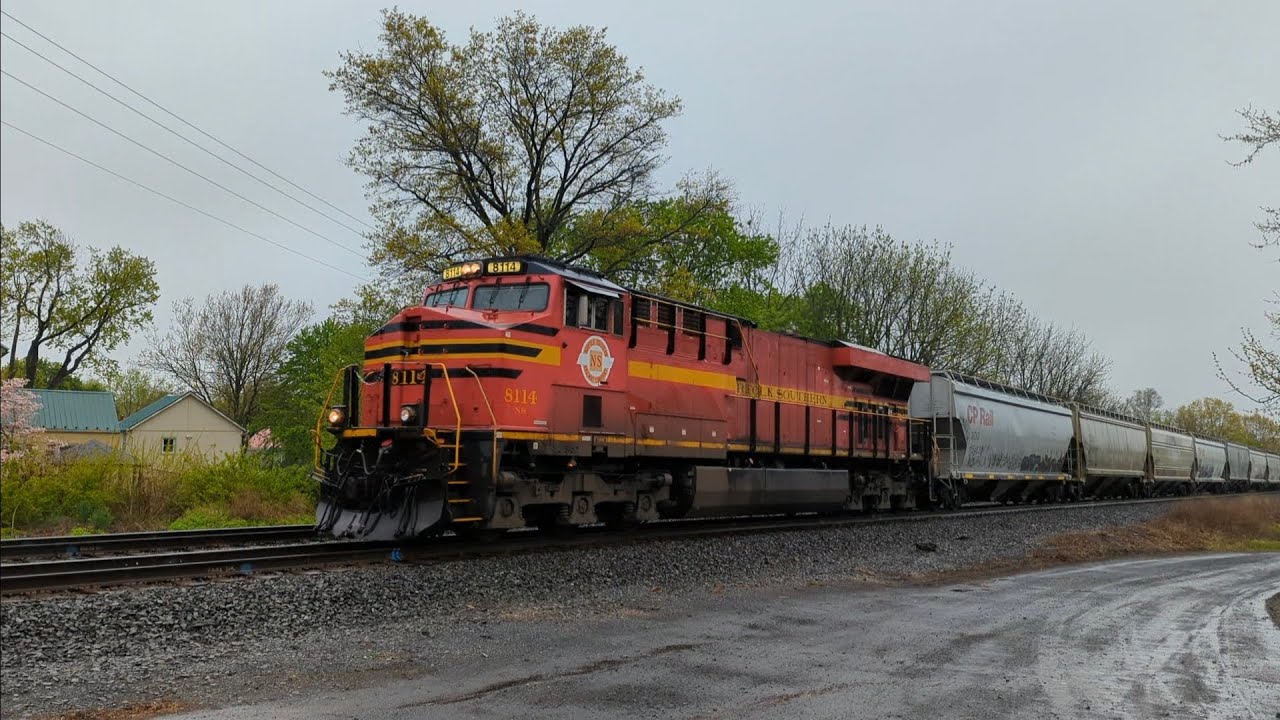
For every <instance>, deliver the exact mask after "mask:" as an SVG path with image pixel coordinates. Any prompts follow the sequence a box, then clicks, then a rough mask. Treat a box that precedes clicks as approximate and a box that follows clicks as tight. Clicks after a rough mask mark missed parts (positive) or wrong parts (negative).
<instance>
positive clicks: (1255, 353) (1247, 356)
mask: <svg viewBox="0 0 1280 720" xmlns="http://www.w3.org/2000/svg"><path fill="white" fill-rule="evenodd" d="M1238 112H1239V114H1240V117H1242V118H1244V121H1245V122H1246V123H1248V126H1249V127H1248V130H1246V131H1244V132H1241V133H1236V134H1235V135H1232V136H1230V137H1227V138H1224V139H1225V140H1228V141H1232V142H1240V143H1244V144H1245V145H1247V146H1248V147H1249V154H1248V155H1246V156H1245V157H1244V159H1243V160H1240V161H1239V162H1238V163H1235V165H1237V166H1240V165H1248V164H1249V163H1251V162H1253V161H1254V159H1255V158H1257V157H1258V155H1259V153H1261V152H1262V151H1263V150H1264V149H1266V147H1267V146H1268V145H1272V144H1276V143H1280V111H1277V112H1275V113H1274V114H1273V113H1267V112H1264V111H1262V110H1255V109H1254V108H1252V107H1249V108H1245V109H1244V110H1240V111H1238ZM1262 212H1263V219H1262V220H1260V221H1258V222H1256V223H1254V225H1255V226H1257V228H1258V230H1259V232H1261V233H1262V241H1261V242H1260V243H1259V244H1258V247H1260V248H1264V247H1268V246H1280V207H1263V208H1262ZM1270 303H1271V304H1272V305H1273V306H1277V307H1280V293H1274V294H1273V295H1272V298H1271V300H1270ZM1266 319H1267V323H1268V324H1269V325H1270V327H1269V328H1268V330H1267V333H1266V335H1263V336H1258V335H1256V334H1255V333H1253V332H1252V331H1250V330H1248V329H1244V330H1243V331H1242V332H1243V335H1244V340H1243V342H1242V343H1241V344H1240V346H1239V347H1238V348H1231V354H1232V355H1233V356H1235V358H1236V360H1237V361H1239V362H1240V363H1241V364H1243V365H1244V366H1245V372H1244V373H1242V374H1240V375H1242V376H1243V377H1242V378H1241V377H1240V375H1237V374H1236V373H1229V372H1227V370H1226V369H1225V368H1224V367H1223V366H1222V363H1221V362H1220V361H1219V360H1218V356H1217V354H1216V353H1215V354H1214V358H1213V359H1214V362H1215V363H1216V364H1217V366H1218V377H1220V378H1221V379H1222V380H1223V381H1225V382H1226V383H1227V384H1228V385H1230V386H1231V389H1232V390H1234V391H1235V392H1236V393H1237V394H1239V395H1240V396H1241V397H1244V398H1246V399H1248V400H1251V401H1253V402H1255V403H1257V404H1258V405H1259V406H1261V407H1262V408H1263V410H1264V411H1266V412H1270V413H1272V414H1280V352H1277V350H1276V346H1277V344H1280V311H1277V310H1272V311H1270V312H1267V313H1266Z"/></svg>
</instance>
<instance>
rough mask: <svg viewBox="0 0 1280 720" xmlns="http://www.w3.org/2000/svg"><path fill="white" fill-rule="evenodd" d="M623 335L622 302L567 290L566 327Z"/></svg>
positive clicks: (572, 289)
mask: <svg viewBox="0 0 1280 720" xmlns="http://www.w3.org/2000/svg"><path fill="white" fill-rule="evenodd" d="M610 321H613V322H612V325H613V334H614V335H621V334H622V301H620V300H617V299H614V298H608V297H605V296H603V295H596V294H594V293H589V292H585V291H583V290H579V289H577V288H566V289H565V293H564V325H565V327H580V328H584V329H587V330H596V331H599V332H609V330H610V324H611V322H610Z"/></svg>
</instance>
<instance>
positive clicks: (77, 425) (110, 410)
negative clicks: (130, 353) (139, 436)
mask: <svg viewBox="0 0 1280 720" xmlns="http://www.w3.org/2000/svg"><path fill="white" fill-rule="evenodd" d="M30 392H32V393H33V394H35V396H36V399H37V400H39V401H40V410H39V411H38V412H36V415H35V417H34V418H33V419H32V424H33V425H35V426H36V427H42V428H44V434H43V436H42V438H41V439H42V440H45V441H49V442H53V443H57V444H60V445H79V444H82V443H87V442H90V441H97V442H99V443H102V444H103V445H106V446H108V447H116V446H118V444H119V438H120V423H119V422H118V421H117V420H116V399H115V396H114V395H112V394H111V393H109V392H101V391H95V390H46V389H42V388H36V389H33V390H31V391H30Z"/></svg>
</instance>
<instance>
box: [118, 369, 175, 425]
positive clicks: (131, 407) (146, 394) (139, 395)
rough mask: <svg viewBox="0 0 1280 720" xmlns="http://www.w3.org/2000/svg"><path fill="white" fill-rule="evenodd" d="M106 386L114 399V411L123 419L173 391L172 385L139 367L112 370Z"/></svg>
mask: <svg viewBox="0 0 1280 720" xmlns="http://www.w3.org/2000/svg"><path fill="white" fill-rule="evenodd" d="M106 380H107V385H106V388H107V389H109V390H111V393H112V394H113V395H115V399H116V413H117V414H119V416H120V419H122V420H123V419H124V418H126V417H129V416H130V415H132V414H134V413H135V412H137V411H139V410H141V409H142V408H144V407H146V406H147V405H150V404H151V403H153V402H155V401H156V400H159V399H160V398H162V397H164V396H165V395H167V394H169V393H170V392H172V391H173V387H172V386H171V385H170V384H169V383H168V382H166V381H165V380H164V379H162V378H158V377H156V376H154V375H152V374H151V373H148V372H146V371H145V370H143V369H141V368H136V367H135V368H129V369H127V370H123V371H112V372H110V373H108V374H107V377H106Z"/></svg>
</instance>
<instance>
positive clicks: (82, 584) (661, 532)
mask: <svg viewBox="0 0 1280 720" xmlns="http://www.w3.org/2000/svg"><path fill="white" fill-rule="evenodd" d="M1183 499H1185V498H1153V499H1142V500H1105V501H1097V502H1088V503H1070V504H1055V505H1016V506H999V505H996V506H985V507H967V508H963V509H960V510H952V511H938V512H911V513H903V514H898V515H850V516H838V517H815V516H799V517H788V518H784V517H777V516H772V517H751V518H730V519H718V520H675V521H663V522H657V523H652V524H649V525H646V526H645V527H643V528H642V529H640V530H639V531H634V532H627V531H610V530H605V529H604V528H603V527H593V528H584V529H581V530H578V531H575V532H572V533H569V534H566V535H563V536H546V535H542V534H540V533H538V532H537V531H535V530H518V531H512V532H508V533H506V534H505V535H503V536H500V537H498V538H496V539H487V540H485V539H475V538H466V537H462V536H457V535H446V536H442V537H437V538H433V539H430V540H413V541H403V542H395V541H391V542H384V541H378V542H373V541H356V540H333V541H323V542H318V541H313V542H308V543H291V544H283V545H273V546H256V547H237V548H223V549H216V550H196V551H187V552H165V553H150V554H138V555H122V556H114V557H99V558H88V559H64V560H43V561H33V562H22V563H0V594H3V595H15V594H25V593H33V592H44V591H56V590H75V589H87V588H92V587H102V586H112V585H125V584H130V583H139V582H151V581H160V580H174V579H181V578H200V577H232V576H238V575H253V574H255V573H260V572H264V571H280V570H296V569H301V568H311V567H320V566H331V565H338V564H358V563H359V564H363V563H375V562H384V563H396V562H404V563H431V562H442V561H448V560H459V559H472V558H479V557H484V556H492V555H503V554H518V553H527V552H534V551H545V550H558V549H564V550H567V549H571V548H580V547H591V546H604V545H610V544H618V543H637V542H653V541H657V540H671V539H689V538H697V537H711V536H718V535H729V534H744V533H764V532H786V531H796V530H815V529H824V528H839V527H849V526H856V525H879V524H890V523H910V522H927V521H931V520H945V519H947V518H957V517H964V516H967V515H973V514H984V515H1012V514H1019V513H1028V512H1072V511H1079V510H1088V509H1089V508H1096V507H1098V506H1099V505H1138V504H1148V503H1170V502H1178V501H1180V500H1183ZM221 537H226V535H223V536H221ZM6 542H8V541H6ZM178 542H181V541H178ZM186 542H191V539H188V540H186Z"/></svg>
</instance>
